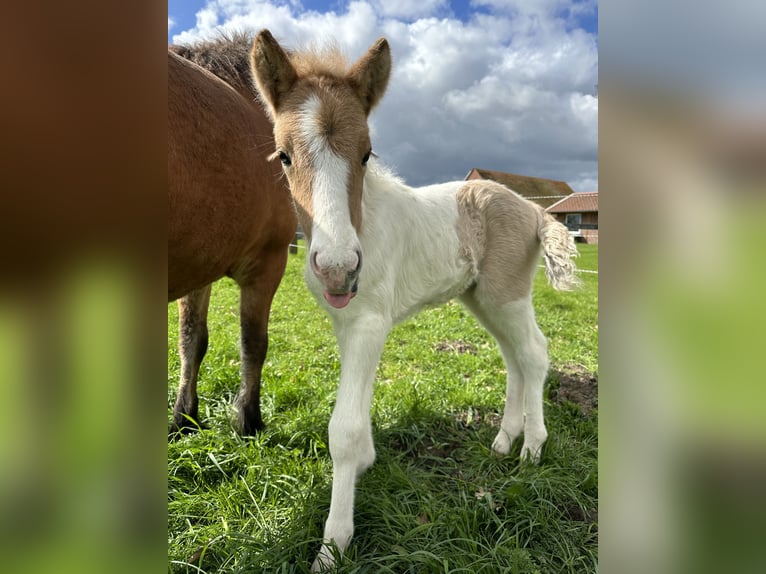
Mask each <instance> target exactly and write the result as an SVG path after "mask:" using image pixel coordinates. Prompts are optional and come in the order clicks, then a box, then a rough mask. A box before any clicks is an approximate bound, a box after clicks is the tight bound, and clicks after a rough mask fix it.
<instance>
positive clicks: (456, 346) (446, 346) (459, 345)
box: [434, 340, 476, 355]
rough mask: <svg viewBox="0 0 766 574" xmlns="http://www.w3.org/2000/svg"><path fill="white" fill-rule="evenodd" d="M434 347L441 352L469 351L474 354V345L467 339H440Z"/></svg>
mask: <svg viewBox="0 0 766 574" xmlns="http://www.w3.org/2000/svg"><path fill="white" fill-rule="evenodd" d="M434 349H436V350H437V351H441V352H443V353H461V354H462V353H469V354H471V355H475V354H476V345H474V344H473V343H469V342H468V341H461V340H456V341H440V342H438V343H436V345H434Z"/></svg>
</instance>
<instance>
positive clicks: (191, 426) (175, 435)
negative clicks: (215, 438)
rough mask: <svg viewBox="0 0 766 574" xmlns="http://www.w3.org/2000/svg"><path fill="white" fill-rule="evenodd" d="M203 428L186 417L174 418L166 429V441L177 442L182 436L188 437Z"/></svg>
mask: <svg viewBox="0 0 766 574" xmlns="http://www.w3.org/2000/svg"><path fill="white" fill-rule="evenodd" d="M204 428H205V426H203V425H202V424H201V423H199V422H197V421H196V420H194V419H192V418H191V417H188V416H183V415H181V416H179V417H176V420H175V421H173V424H171V425H170V428H169V429H168V440H177V439H179V438H181V437H182V436H184V435H189V434H192V433H195V432H197V431H201V430H203V429H204Z"/></svg>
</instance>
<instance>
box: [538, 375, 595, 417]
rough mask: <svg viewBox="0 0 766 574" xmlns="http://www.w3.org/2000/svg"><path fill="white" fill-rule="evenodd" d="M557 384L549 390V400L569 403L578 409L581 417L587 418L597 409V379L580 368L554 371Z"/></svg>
mask: <svg viewBox="0 0 766 574" xmlns="http://www.w3.org/2000/svg"><path fill="white" fill-rule="evenodd" d="M553 377H554V378H555V379H557V380H558V384H557V385H555V386H554V388H552V389H551V392H550V398H551V400H552V401H555V402H557V403H559V404H564V403H565V402H570V403H573V404H575V405H577V406H578V407H580V411H581V412H582V414H583V416H585V417H589V416H590V415H591V412H593V410H594V409H597V408H598V378H597V377H596V376H595V375H594V374H593V373H589V372H588V371H586V370H585V369H583V368H582V367H578V366H567V367H565V368H563V369H562V370H560V371H555V372H554V374H553Z"/></svg>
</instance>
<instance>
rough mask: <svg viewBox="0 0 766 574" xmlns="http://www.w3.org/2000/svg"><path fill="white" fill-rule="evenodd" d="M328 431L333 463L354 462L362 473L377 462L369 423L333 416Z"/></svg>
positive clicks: (357, 470) (358, 471)
mask: <svg viewBox="0 0 766 574" xmlns="http://www.w3.org/2000/svg"><path fill="white" fill-rule="evenodd" d="M328 431H329V432H328V434H329V438H330V456H331V457H332V460H333V463H335V464H344V463H346V464H347V463H353V464H354V466H355V467H356V472H357V474H360V473H362V472H364V471H365V470H367V469H368V468H369V467H370V466H372V463H373V462H375V446H374V445H373V442H372V430H371V429H370V426H369V425H368V424H365V423H364V422H356V421H350V420H345V419H343V418H342V417H335V416H333V417H332V418H331V419H330V426H329V429H328Z"/></svg>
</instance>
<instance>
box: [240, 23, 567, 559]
mask: <svg viewBox="0 0 766 574" xmlns="http://www.w3.org/2000/svg"><path fill="white" fill-rule="evenodd" d="M251 65H252V69H253V76H254V78H255V82H256V85H257V88H258V90H259V92H260V94H261V98H262V100H263V102H264V103H265V105H266V108H267V110H268V112H269V113H270V114H271V117H272V119H273V120H274V136H275V143H276V146H277V151H276V153H275V154H274V155H275V157H278V158H279V159H280V160H281V162H282V166H283V169H284V172H285V174H286V176H287V179H288V181H289V183H290V188H291V192H292V194H293V197H294V199H295V202H296V207H297V210H298V217H299V219H300V222H301V226H302V228H303V230H304V233H305V234H306V237H307V238H308V242H309V250H308V257H307V262H306V271H305V277H306V282H307V284H308V287H309V289H310V290H311V292H312V293H313V294H314V296H315V297H316V298H317V300H318V301H319V303H320V304H321V305H322V306H323V307H324V308H325V309H326V311H327V312H328V313H329V315H330V317H331V318H332V322H333V327H334V330H335V334H336V337H337V339H338V345H339V348H340V358H341V376H340V384H339V386H338V394H337V400H336V404H335V409H334V411H333V414H332V417H331V419H330V425H329V445H330V455H331V456H332V460H333V483H332V499H331V502H330V513H329V517H328V518H327V522H326V524H325V531H324V543H323V545H322V547H321V549H320V551H319V554H318V556H317V558H316V560H315V561H314V563H313V565H312V569H313V570H314V571H319V570H323V569H325V568H330V567H332V566H333V565H334V564H335V556H334V555H333V550H332V547H333V545H334V546H336V547H337V549H338V550H339V551H340V552H342V551H343V550H345V549H346V547H347V546H348V544H349V542H350V540H351V536H352V535H353V530H354V516H353V511H354V488H355V484H356V480H357V477H358V476H359V475H360V474H361V473H362V472H364V470H365V469H367V468H368V467H369V466H370V465H372V463H373V461H374V459H375V448H374V446H373V442H372V428H371V421H370V406H371V403H372V392H373V381H374V378H375V370H376V368H377V365H378V362H379V360H380V356H381V353H382V351H383V345H384V342H385V340H386V336H387V335H388V332H389V331H390V329H391V327H392V326H393V325H394V324H395V323H398V322H399V321H402V320H403V319H405V318H406V317H408V316H410V315H412V314H414V313H416V312H418V311H419V310H420V309H422V308H423V307H424V306H426V305H432V304H438V303H442V302H445V301H448V300H450V299H452V298H454V297H459V298H460V300H461V301H462V302H463V303H464V304H465V305H466V307H468V309H469V310H470V311H471V312H472V313H473V314H474V315H476V317H477V318H478V319H479V321H481V323H482V324H483V325H484V326H485V327H486V328H487V330H488V331H489V332H490V333H491V334H492V335H493V336H494V337H495V339H496V340H497V342H498V344H499V346H500V351H501V353H502V355H503V359H504V360H505V365H506V369H507V373H508V374H507V390H506V403H505V410H504V413H503V419H502V422H501V425H500V431H499V432H498V433H497V436H496V437H495V440H494V442H493V444H492V448H493V449H494V451H496V452H497V453H500V454H507V453H508V452H509V450H510V448H511V443H512V442H513V441H514V439H515V438H516V437H518V436H519V435H520V434H522V432H523V434H524V444H523V446H522V449H521V456H522V458H527V457H529V458H530V459H532V460H533V461H538V460H539V458H540V449H541V447H542V445H543V443H544V442H545V439H546V438H547V431H546V430H545V424H544V422H543V383H544V381H545V376H546V373H547V370H548V355H547V343H546V340H545V337H544V336H543V334H542V333H541V332H540V329H539V328H538V326H537V323H536V322H535V315H534V310H533V308H532V296H531V292H532V280H533V276H534V274H535V269H536V267H537V264H538V261H539V258H540V255H541V254H542V255H543V258H544V260H545V267H546V273H547V276H548V279H549V281H550V282H551V284H552V285H553V286H554V287H555V288H557V289H570V288H572V287H574V285H575V284H576V279H575V276H574V271H575V267H574V264H573V263H572V260H571V257H572V256H574V255H576V249H575V246H574V243H573V242H572V240H571V239H570V237H569V234H568V232H567V229H566V228H565V227H564V226H563V225H562V224H560V223H557V222H556V221H554V220H553V218H552V217H550V216H549V215H547V214H545V213H544V212H543V211H542V209H541V208H540V207H539V206H537V205H536V204H534V203H532V202H530V201H527V200H526V199H524V198H522V197H521V196H519V195H517V194H515V193H514V192H512V191H510V190H509V189H507V188H506V187H504V186H502V185H500V184H497V183H494V182H490V181H471V182H466V181H455V182H450V183H444V184H439V185H431V186H428V187H423V188H418V189H414V188H411V187H408V186H406V185H405V184H404V183H403V182H402V181H401V180H399V179H398V178H397V177H395V176H394V175H393V174H391V173H390V172H388V171H387V170H386V169H385V168H384V167H382V166H381V165H379V164H377V162H376V161H375V160H371V159H370V153H371V146H370V136H369V129H368V125H367V117H368V115H369V113H370V111H371V110H372V108H373V107H374V106H375V105H376V104H377V103H378V101H379V100H380V98H381V97H382V96H383V93H384V91H385V89H386V85H387V83H388V78H389V74H390V70H391V56H390V50H389V46H388V43H387V41H386V40H385V39H380V40H378V41H377V42H376V43H375V44H374V45H373V46H372V47H371V48H370V49H369V51H368V52H367V53H366V54H365V55H364V56H363V57H362V58H361V59H360V60H359V61H358V62H356V63H355V64H354V65H353V66H351V67H350V68H349V67H348V66H347V65H346V63H345V61H344V60H343V59H342V58H341V57H340V56H339V55H338V54H337V52H336V51H327V52H322V53H319V52H305V53H292V54H290V55H288V53H287V52H285V51H284V50H283V49H282V47H281V46H280V45H279V44H278V43H277V41H276V40H275V39H274V38H273V36H272V35H271V33H269V32H268V31H267V30H264V31H262V32H260V33H259V34H258V36H257V37H256V38H255V40H254V43H253V48H252V51H251Z"/></svg>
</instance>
